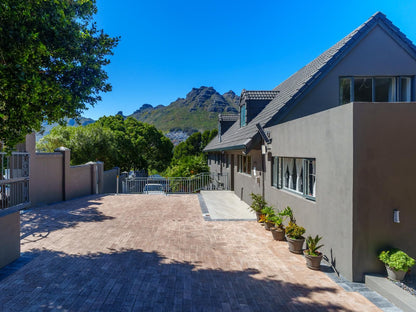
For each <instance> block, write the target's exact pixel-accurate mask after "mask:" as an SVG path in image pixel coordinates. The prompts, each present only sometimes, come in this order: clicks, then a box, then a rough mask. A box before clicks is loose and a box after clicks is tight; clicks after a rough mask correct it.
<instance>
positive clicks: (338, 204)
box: [265, 104, 353, 279]
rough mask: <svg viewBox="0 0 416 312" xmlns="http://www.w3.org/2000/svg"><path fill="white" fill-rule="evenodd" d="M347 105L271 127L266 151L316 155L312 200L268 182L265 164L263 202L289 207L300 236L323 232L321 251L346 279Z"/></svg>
mask: <svg viewBox="0 0 416 312" xmlns="http://www.w3.org/2000/svg"><path fill="white" fill-rule="evenodd" d="M352 107H353V106H352V104H347V105H343V106H340V107H336V108H334V109H331V110H327V111H324V112H321V113H317V114H314V115H310V116H307V117H304V118H300V119H297V120H293V121H289V122H286V123H283V124H279V125H277V126H274V127H271V128H270V129H268V130H270V131H271V137H272V138H273V141H272V155H273V156H280V157H285V156H286V157H298V158H315V159H316V177H317V181H316V201H311V200H308V199H305V198H303V197H302V196H300V195H297V194H294V193H291V192H290V191H285V190H279V189H277V188H275V187H273V186H271V174H270V172H271V162H270V161H267V167H266V185H265V199H266V201H267V202H268V203H269V204H271V205H273V206H274V207H276V208H278V209H283V208H285V207H286V206H290V207H291V208H292V209H293V211H294V215H295V218H296V220H297V223H298V224H299V225H302V226H304V227H305V229H306V234H305V235H316V234H319V235H321V236H323V240H322V243H323V244H325V247H324V248H323V252H324V254H325V255H327V256H328V258H329V259H330V260H331V261H333V263H334V264H335V266H336V267H337V269H338V270H339V271H341V273H342V274H343V275H344V276H345V277H346V278H348V279H352V276H353V263H352V251H353V242H352V239H353V233H352V230H353V224H352V218H353V211H352V200H353V196H352V195H353V129H352V122H353V119H352V113H353V110H352Z"/></svg>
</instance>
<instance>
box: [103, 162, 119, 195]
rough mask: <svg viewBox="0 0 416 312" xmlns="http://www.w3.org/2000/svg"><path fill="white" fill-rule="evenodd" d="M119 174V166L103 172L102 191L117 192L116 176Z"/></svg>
mask: <svg viewBox="0 0 416 312" xmlns="http://www.w3.org/2000/svg"><path fill="white" fill-rule="evenodd" d="M119 175H120V169H119V168H113V169H110V170H107V171H104V172H103V193H104V194H106V193H116V192H117V176H119Z"/></svg>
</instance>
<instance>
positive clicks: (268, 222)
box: [261, 206, 276, 231]
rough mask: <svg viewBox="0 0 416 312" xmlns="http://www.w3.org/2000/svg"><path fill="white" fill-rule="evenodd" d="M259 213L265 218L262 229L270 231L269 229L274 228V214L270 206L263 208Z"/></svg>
mask: <svg viewBox="0 0 416 312" xmlns="http://www.w3.org/2000/svg"><path fill="white" fill-rule="evenodd" d="M261 212H262V214H263V215H264V216H265V223H264V228H265V229H266V230H268V231H270V229H271V228H272V227H273V226H274V220H275V216H276V212H275V211H274V209H273V207H272V206H265V207H264V208H263V209H262V210H261Z"/></svg>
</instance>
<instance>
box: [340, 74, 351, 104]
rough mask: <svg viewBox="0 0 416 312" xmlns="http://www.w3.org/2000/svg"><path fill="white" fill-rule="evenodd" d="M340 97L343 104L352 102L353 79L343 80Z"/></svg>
mask: <svg viewBox="0 0 416 312" xmlns="http://www.w3.org/2000/svg"><path fill="white" fill-rule="evenodd" d="M339 85H340V86H339V93H340V94H339V97H340V102H341V104H347V103H350V102H351V78H341V79H340V81H339Z"/></svg>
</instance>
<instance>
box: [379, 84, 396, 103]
mask: <svg viewBox="0 0 416 312" xmlns="http://www.w3.org/2000/svg"><path fill="white" fill-rule="evenodd" d="M374 90H375V94H374V101H375V102H394V101H395V100H396V98H395V94H396V92H395V79H394V78H374Z"/></svg>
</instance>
